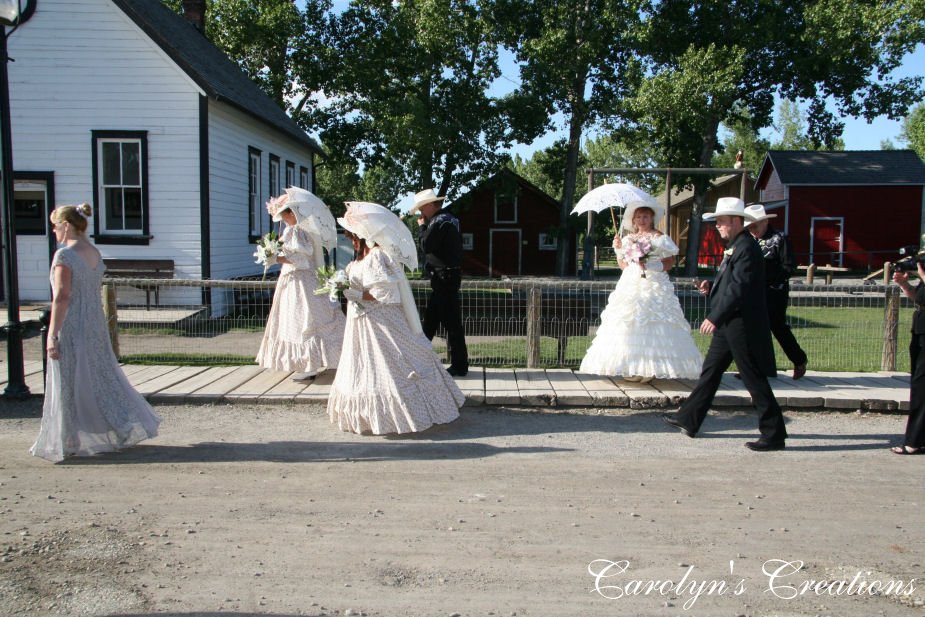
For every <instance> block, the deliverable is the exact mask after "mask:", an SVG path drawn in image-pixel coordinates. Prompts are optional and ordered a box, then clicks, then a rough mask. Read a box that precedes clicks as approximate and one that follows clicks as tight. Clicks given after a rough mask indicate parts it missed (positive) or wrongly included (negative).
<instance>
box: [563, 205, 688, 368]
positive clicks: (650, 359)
mask: <svg viewBox="0 0 925 617" xmlns="http://www.w3.org/2000/svg"><path fill="white" fill-rule="evenodd" d="M661 213H662V209H661V207H660V206H658V205H656V204H654V203H650V204H643V203H640V202H636V203H634V204H632V205H630V206H628V207H627V209H626V212H625V213H624V216H623V228H624V229H625V230H627V231H629V232H630V233H629V235H627V236H626V237H625V238H623V239H622V240H621V239H620V237H619V236H618V237H616V238H614V249H616V251H617V259H618V261H619V264H620V268H622V269H623V274H622V275H621V276H620V280H619V282H618V283H617V287H616V289H614V290H613V292H612V293H611V294H610V297H609V298H608V300H607V307H606V308H605V309H604V311H603V312H602V313H601V325H600V327H599V328H598V330H597V335H596V336H595V338H594V340H593V341H592V343H591V347H589V348H588V351H587V353H586V354H585V357H584V359H583V360H582V361H581V369H580V370H581V371H582V372H583V373H593V374H596V375H609V376H617V375H620V376H623V378H624V379H626V380H628V381H642V382H649V381H652V380H653V379H655V378H673V377H674V378H686V379H695V378H697V377H698V376H699V375H700V367H701V364H702V362H703V358H702V357H701V355H700V351H699V350H698V349H697V346H696V345H695V344H694V340H693V338H692V337H691V327H690V324H689V323H688V321H687V319H686V318H685V317H684V312H683V311H682V310H681V305H680V303H679V302H678V298H677V296H676V295H675V291H674V285H673V284H672V283H671V280H670V279H669V278H668V274H667V273H666V272H665V270H666V269H668V268H670V267H671V265H672V264H673V263H674V256H675V255H677V254H678V247H677V245H676V244H675V243H674V242H673V241H672V240H671V238H670V237H669V236H667V235H665V234H663V233H661V232H660V231H658V230H656V229H655V225H656V224H657V217H660V216H661ZM647 250H648V252H647V254H645V255H642V253H646V251H647Z"/></svg>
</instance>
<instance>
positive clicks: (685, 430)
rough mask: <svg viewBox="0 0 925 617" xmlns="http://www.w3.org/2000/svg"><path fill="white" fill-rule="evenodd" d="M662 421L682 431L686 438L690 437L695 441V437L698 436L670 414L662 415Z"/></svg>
mask: <svg viewBox="0 0 925 617" xmlns="http://www.w3.org/2000/svg"><path fill="white" fill-rule="evenodd" d="M662 420H664V421H665V424H667V425H668V426H673V427H674V428H676V429H678V430H679V431H681V432H682V433H684V434H685V435H686V436H688V437H690V438H691V439H693V438H694V435H696V434H697V433H695V432H694V431H692V430H689V429H688V428H686V427H685V426H684V425H682V424H681V423H680V422H678V419H677V418H675V417H674V416H673V415H671V414H670V413H664V414H662Z"/></svg>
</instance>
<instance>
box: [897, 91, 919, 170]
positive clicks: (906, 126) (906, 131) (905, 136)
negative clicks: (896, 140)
mask: <svg viewBox="0 0 925 617" xmlns="http://www.w3.org/2000/svg"><path fill="white" fill-rule="evenodd" d="M899 136H900V139H902V141H903V142H904V143H906V144H908V146H909V147H910V148H912V149H913V150H915V153H916V154H918V155H919V157H921V158H922V160H925V103H919V104H918V105H916V106H915V107H913V108H912V111H910V112H909V115H908V116H906V118H905V119H904V120H903V127H902V130H901V132H900V135H899Z"/></svg>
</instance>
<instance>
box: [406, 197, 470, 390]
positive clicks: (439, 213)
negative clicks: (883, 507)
mask: <svg viewBox="0 0 925 617" xmlns="http://www.w3.org/2000/svg"><path fill="white" fill-rule="evenodd" d="M443 199H444V198H443V197H439V196H437V194H436V193H435V192H434V190H433V189H426V190H423V191H421V192H420V193H418V194H416V195H415V196H414V205H413V206H412V208H411V213H412V214H415V213H417V214H419V219H418V222H419V223H420V224H421V249H423V251H424V272H425V273H426V274H427V276H428V277H429V278H430V289H431V293H430V298H429V299H428V301H427V309H426V310H425V311H424V334H425V335H426V336H427V338H429V339H431V340H433V338H434V335H435V334H436V333H437V328H439V327H440V324H443V328H444V329H445V330H446V346H447V349H448V350H449V352H450V368H449V369H447V371H448V372H449V373H450V375H453V376H460V377H461V376H464V375H466V374H467V373H468V372H469V352H468V350H467V348H466V334H465V331H464V329H463V324H462V315H461V308H460V303H459V287H460V284H461V281H462V277H461V273H460V265H461V264H462V235H461V234H460V233H459V219H457V218H456V217H455V216H453V215H452V214H450V213H449V212H446V211H444V210H441V207H442V205H443ZM420 217H422V218H423V223H421V218H420Z"/></svg>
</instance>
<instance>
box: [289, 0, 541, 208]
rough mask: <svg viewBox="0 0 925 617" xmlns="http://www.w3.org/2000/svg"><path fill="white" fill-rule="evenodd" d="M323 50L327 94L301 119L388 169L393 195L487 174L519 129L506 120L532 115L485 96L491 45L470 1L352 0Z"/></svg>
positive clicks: (366, 163) (333, 145)
mask: <svg viewBox="0 0 925 617" xmlns="http://www.w3.org/2000/svg"><path fill="white" fill-rule="evenodd" d="M327 47H328V49H330V50H333V51H332V52H331V53H330V54H329V55H328V56H327V57H326V58H325V59H324V63H325V70H326V71H327V72H328V73H329V74H330V75H331V77H332V79H331V83H330V84H329V85H328V87H327V89H326V91H325V94H326V95H327V96H328V97H329V98H328V100H327V101H326V103H324V104H322V105H320V106H318V107H317V108H316V109H315V110H314V112H313V116H312V118H311V120H310V121H309V122H307V123H308V124H310V125H316V126H319V127H320V128H321V139H322V142H323V143H324V144H325V145H326V146H327V147H328V148H330V149H331V150H332V151H337V152H340V153H342V154H343V155H344V156H348V157H350V158H354V159H356V160H359V161H360V162H361V164H362V166H363V168H364V169H367V170H370V169H381V170H388V171H389V172H390V173H393V174H394V175H393V176H392V177H391V182H392V184H393V186H394V189H395V191H396V192H397V193H403V192H408V191H413V190H420V189H422V188H428V187H435V188H436V190H437V192H438V193H439V194H441V195H446V194H451V193H452V192H453V191H454V190H455V189H457V188H458V187H460V186H463V185H466V184H467V183H469V182H471V181H473V180H475V179H476V178H478V177H480V176H482V175H487V174H488V173H489V172H490V171H494V170H496V169H497V166H498V165H499V164H500V163H501V161H503V160H504V158H505V157H504V156H503V155H502V154H500V151H502V150H503V149H504V148H506V147H509V146H510V145H511V144H512V143H513V141H512V140H514V139H517V138H518V137H520V136H522V134H521V133H518V132H517V130H519V129H512V128H511V126H512V124H518V122H520V121H519V120H517V121H515V120H512V119H513V118H520V119H522V118H526V117H531V116H532V117H534V118H535V117H536V114H531V113H530V112H525V111H524V109H525V108H526V107H525V106H524V105H523V104H522V103H523V101H518V100H515V99H514V98H513V97H507V98H503V99H498V98H493V97H491V96H489V95H488V93H487V92H488V88H489V86H490V85H491V83H492V81H493V80H494V79H495V78H497V77H498V75H499V70H498V51H497V50H498V46H497V44H496V41H495V39H494V27H493V24H492V23H491V20H490V19H488V17H487V15H486V14H485V13H484V12H483V10H482V7H481V4H480V3H479V2H477V1H473V0H425V1H422V2H392V1H391V0H354V1H353V2H351V4H350V6H349V8H348V9H347V10H346V11H344V12H343V13H342V14H341V15H340V16H339V17H337V18H336V20H335V21H334V23H333V27H332V29H331V38H330V40H329V43H328V45H327ZM534 122H535V120H534ZM543 122H545V118H543V119H542V122H539V123H538V124H537V125H536V128H535V129H533V130H530V129H527V130H526V133H527V134H531V135H532V136H535V135H536V134H538V132H539V129H540V128H541V127H542V123H543ZM518 126H522V124H518ZM385 161H388V164H386V163H385Z"/></svg>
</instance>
